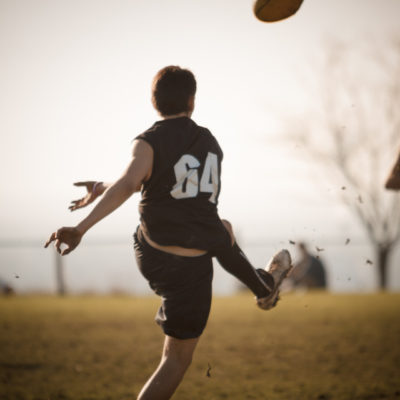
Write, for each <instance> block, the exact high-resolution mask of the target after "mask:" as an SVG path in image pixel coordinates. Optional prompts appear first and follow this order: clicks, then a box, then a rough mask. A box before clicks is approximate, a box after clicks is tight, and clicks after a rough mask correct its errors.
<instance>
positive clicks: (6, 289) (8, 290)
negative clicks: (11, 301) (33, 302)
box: [0, 279, 15, 296]
mask: <svg viewBox="0 0 400 400" xmlns="http://www.w3.org/2000/svg"><path fill="white" fill-rule="evenodd" d="M0 294H2V295H4V296H11V295H13V294H15V290H14V289H13V288H12V286H11V285H10V284H8V283H7V282H6V281H3V279H0Z"/></svg>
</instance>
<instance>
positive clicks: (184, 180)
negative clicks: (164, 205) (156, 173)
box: [170, 152, 219, 203]
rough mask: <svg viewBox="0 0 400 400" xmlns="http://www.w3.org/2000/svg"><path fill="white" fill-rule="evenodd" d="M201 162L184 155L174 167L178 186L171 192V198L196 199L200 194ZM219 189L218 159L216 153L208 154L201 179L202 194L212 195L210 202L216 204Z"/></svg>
mask: <svg viewBox="0 0 400 400" xmlns="http://www.w3.org/2000/svg"><path fill="white" fill-rule="evenodd" d="M199 167H200V162H199V160H198V159H197V158H196V157H194V156H192V155H190V154H184V155H183V156H182V157H181V158H180V159H179V161H178V162H177V163H176V164H175V166H174V172H175V177H176V184H175V185H174V187H173V188H172V190H171V192H170V193H171V196H172V197H173V198H175V199H188V198H191V197H196V196H197V194H198V193H199V175H198V172H197V169H198V168H199ZM218 188H219V178H218V158H217V155H216V154H214V153H210V152H209V153H208V154H207V158H206V163H205V165H204V170H203V174H202V176H201V179H200V192H205V193H211V196H210V198H209V200H210V201H211V202H212V203H215V202H216V197H217V194H218Z"/></svg>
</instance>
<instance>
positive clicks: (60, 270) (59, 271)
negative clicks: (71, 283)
mask: <svg viewBox="0 0 400 400" xmlns="http://www.w3.org/2000/svg"><path fill="white" fill-rule="evenodd" d="M63 264H64V263H63V259H62V257H61V255H60V254H58V253H57V251H56V252H55V267H56V281H57V294H58V295H59V296H64V295H65V281H64V265H63Z"/></svg>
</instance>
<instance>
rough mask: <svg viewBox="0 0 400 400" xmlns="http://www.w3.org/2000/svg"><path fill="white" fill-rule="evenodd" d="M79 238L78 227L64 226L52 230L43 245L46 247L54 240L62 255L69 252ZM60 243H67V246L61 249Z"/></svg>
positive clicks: (80, 237) (75, 245)
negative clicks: (54, 230)
mask: <svg viewBox="0 0 400 400" xmlns="http://www.w3.org/2000/svg"><path fill="white" fill-rule="evenodd" d="M81 239H82V234H81V233H80V232H79V231H78V229H76V228H74V227H64V228H60V229H59V230H58V231H57V232H53V233H52V234H51V236H50V237H49V240H48V241H47V242H46V244H45V245H44V247H45V248H47V247H48V245H49V244H50V243H51V242H53V241H55V243H54V246H55V248H56V249H57V251H58V252H59V253H60V254H61V255H62V256H65V255H66V254H68V253H71V251H72V250H74V249H75V248H76V247H77V246H78V244H79V243H80V241H81ZM62 243H65V244H66V245H67V248H66V249H64V250H61V244H62Z"/></svg>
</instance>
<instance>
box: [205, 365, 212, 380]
mask: <svg viewBox="0 0 400 400" xmlns="http://www.w3.org/2000/svg"><path fill="white" fill-rule="evenodd" d="M207 364H208V369H207V372H206V377H207V378H211V374H210V371H211V365H210V363H207Z"/></svg>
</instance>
